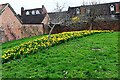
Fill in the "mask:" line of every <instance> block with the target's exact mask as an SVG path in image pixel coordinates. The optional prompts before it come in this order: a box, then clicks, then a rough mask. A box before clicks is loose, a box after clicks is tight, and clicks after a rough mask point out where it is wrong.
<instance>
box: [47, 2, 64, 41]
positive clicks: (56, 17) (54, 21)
mask: <svg viewBox="0 0 120 80" xmlns="http://www.w3.org/2000/svg"><path fill="white" fill-rule="evenodd" d="M64 7H65V4H63V5H62V6H60V5H59V3H58V2H57V3H56V8H55V9H54V10H55V11H56V12H54V13H53V14H52V16H54V18H52V20H50V21H51V22H50V23H49V24H48V26H49V28H50V31H49V35H48V41H49V40H50V35H51V33H52V31H53V29H54V27H55V26H56V25H57V24H62V23H63V22H64V20H63V15H62V14H61V12H62V11H63V9H64ZM49 16H50V15H49ZM50 18H51V17H50Z"/></svg>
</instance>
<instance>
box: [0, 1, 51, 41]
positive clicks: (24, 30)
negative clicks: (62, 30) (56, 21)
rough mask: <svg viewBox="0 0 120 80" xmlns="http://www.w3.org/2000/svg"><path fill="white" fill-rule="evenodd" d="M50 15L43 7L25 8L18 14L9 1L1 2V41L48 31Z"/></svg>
mask: <svg viewBox="0 0 120 80" xmlns="http://www.w3.org/2000/svg"><path fill="white" fill-rule="evenodd" d="M48 22H49V15H48V14H47V10H46V9H45V7H44V6H42V8H36V9H28V10H24V8H23V7H22V8H21V15H17V14H16V12H15V11H14V9H13V8H12V7H11V5H10V4H9V3H6V4H0V42H7V41H11V40H17V39H21V38H25V37H31V36H37V35H42V34H46V33H48V27H47V25H48Z"/></svg>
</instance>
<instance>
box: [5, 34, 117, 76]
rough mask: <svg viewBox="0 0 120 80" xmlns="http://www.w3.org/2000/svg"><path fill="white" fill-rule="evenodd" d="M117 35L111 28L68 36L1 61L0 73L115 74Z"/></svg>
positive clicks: (16, 74) (47, 74) (31, 74)
mask: <svg viewBox="0 0 120 80" xmlns="http://www.w3.org/2000/svg"><path fill="white" fill-rule="evenodd" d="M117 39H118V33H116V32H114V33H101V34H95V35H92V36H87V37H84V38H78V39H75V40H71V41H69V42H67V43H64V44H61V45H58V46H54V47H51V48H50V49H46V50H44V51H40V52H38V54H34V55H29V56H28V57H27V58H24V59H21V60H20V61H19V60H16V61H13V62H10V63H5V64H3V77H8V78H10V77H12V78H13V77H14V78H15V77H20V78H23V77H25V78H26V77H32V78H33V77H36V78H37V77H41V78H45V77H50V78H57V77H61V78H63V77H72V78H74V77H77V78H78V77H79V78H98V77H99V78H111V77H117V76H118V67H117V64H118V52H117V51H118V47H117V44H118V42H117ZM93 48H100V50H92V49H93Z"/></svg>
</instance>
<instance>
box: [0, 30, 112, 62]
mask: <svg viewBox="0 0 120 80" xmlns="http://www.w3.org/2000/svg"><path fill="white" fill-rule="evenodd" d="M104 32H111V31H109V30H92V31H88V30H84V31H73V32H63V33H59V34H53V35H51V38H50V40H49V41H48V37H47V36H43V37H41V38H38V39H36V40H33V41H29V42H26V43H23V44H21V45H19V46H16V47H14V48H12V49H9V50H5V51H3V55H2V63H6V62H8V61H11V60H14V59H19V58H21V57H22V56H23V57H26V56H28V55H29V54H34V53H35V52H37V51H40V50H43V49H45V48H49V47H51V46H54V45H58V44H60V43H64V42H67V41H69V40H70V39H74V38H79V37H84V36H88V35H91V34H95V33H104Z"/></svg>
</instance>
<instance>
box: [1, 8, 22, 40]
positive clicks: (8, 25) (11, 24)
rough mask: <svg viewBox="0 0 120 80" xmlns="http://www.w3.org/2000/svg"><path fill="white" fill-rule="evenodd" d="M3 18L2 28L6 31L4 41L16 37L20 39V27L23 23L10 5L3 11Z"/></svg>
mask: <svg viewBox="0 0 120 80" xmlns="http://www.w3.org/2000/svg"><path fill="white" fill-rule="evenodd" d="M1 18H2V28H3V30H4V33H5V35H4V36H3V39H2V41H3V42H5V41H11V40H15V39H20V38H21V30H20V28H21V26H22V24H21V23H20V21H19V20H18V19H17V18H16V16H15V15H14V13H13V12H12V11H11V9H10V8H9V7H7V8H6V9H5V11H4V12H3V13H2V15H1Z"/></svg>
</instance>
